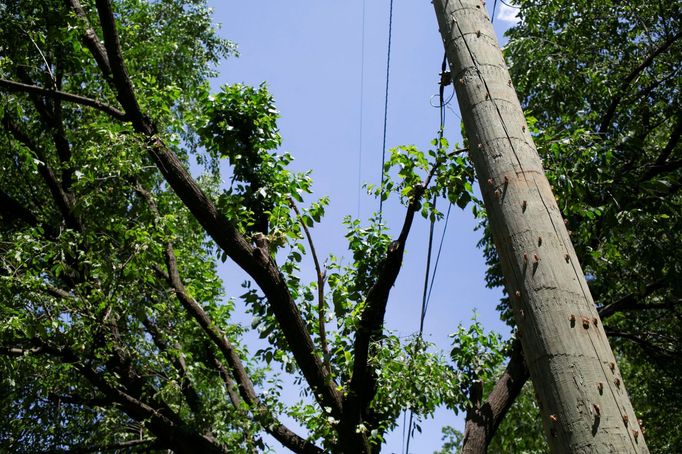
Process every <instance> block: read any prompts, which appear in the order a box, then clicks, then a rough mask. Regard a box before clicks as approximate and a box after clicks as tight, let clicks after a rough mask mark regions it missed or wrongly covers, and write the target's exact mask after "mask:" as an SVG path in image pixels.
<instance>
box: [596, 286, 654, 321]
mask: <svg viewBox="0 0 682 454" xmlns="http://www.w3.org/2000/svg"><path fill="white" fill-rule="evenodd" d="M665 285H666V283H665V281H664V280H663V279H659V280H657V281H654V282H651V283H649V284H647V285H646V287H644V289H642V291H639V292H635V293H630V294H629V295H625V296H623V297H622V298H620V299H619V300H618V301H614V302H613V303H610V304H607V305H605V306H602V307H601V308H600V309H598V312H599V316H600V317H601V319H602V320H604V319H606V318H608V317H611V316H612V315H613V314H615V313H616V312H620V311H629V310H636V309H644V308H647V307H651V308H656V309H661V308H662V307H658V306H657V305H653V306H652V305H648V304H642V303H640V301H641V300H642V299H644V298H646V297H647V296H649V295H651V294H652V293H654V292H655V291H656V290H659V289H661V288H663V287H665Z"/></svg>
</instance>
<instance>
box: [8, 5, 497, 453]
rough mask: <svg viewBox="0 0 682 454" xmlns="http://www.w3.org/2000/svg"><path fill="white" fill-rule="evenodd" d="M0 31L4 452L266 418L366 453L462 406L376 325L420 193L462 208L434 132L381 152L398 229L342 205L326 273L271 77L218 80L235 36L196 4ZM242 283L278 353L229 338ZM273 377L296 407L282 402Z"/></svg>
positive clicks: (43, 11)
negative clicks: (236, 271) (403, 420)
mask: <svg viewBox="0 0 682 454" xmlns="http://www.w3.org/2000/svg"><path fill="white" fill-rule="evenodd" d="M1 23H2V27H0V28H1V30H2V31H1V32H0V33H1V34H2V35H1V36H0V42H1V43H2V46H3V48H2V52H3V53H2V60H1V61H0V65H1V66H0V90H1V92H2V98H0V100H1V101H0V107H1V109H0V113H1V115H0V116H1V117H2V127H3V134H2V135H0V146H1V147H2V150H3V151H2V156H1V157H0V159H2V167H3V172H2V176H1V177H0V178H1V179H0V190H1V191H2V192H1V193H0V195H1V197H2V198H1V201H2V204H1V205H0V213H1V214H2V226H1V227H2V230H1V231H2V233H1V234H2V254H1V262H0V279H1V282H2V286H0V289H1V290H0V291H1V292H2V301H3V302H2V305H1V307H0V311H2V314H1V316H2V320H3V322H2V325H1V330H0V344H1V346H0V348H1V350H0V353H1V355H0V368H1V370H2V373H1V374H0V375H1V376H2V389H3V392H2V395H1V396H0V399H2V411H1V412H0V415H1V416H0V418H2V427H3V430H2V431H1V432H0V443H1V445H0V446H2V447H3V449H8V450H11V451H18V452H35V451H41V450H45V451H50V450H74V449H75V450H101V449H116V448H120V449H123V448H126V447H130V448H135V449H149V448H150V447H152V448H158V449H161V448H170V449H173V450H176V451H178V452H196V451H195V450H196V449H200V450H201V451H202V452H226V451H229V452H238V451H239V452H241V451H245V452H247V451H248V452H251V451H253V450H254V449H257V450H261V449H264V444H265V441H264V440H263V434H264V433H267V434H270V435H271V436H272V437H274V438H275V439H276V440H278V441H279V442H280V443H282V444H283V445H285V446H286V447H287V448H289V449H291V450H293V451H295V452H320V450H321V449H325V450H337V451H344V452H361V451H368V450H369V449H370V448H369V446H380V444H381V442H382V437H383V434H384V433H385V432H386V431H387V430H389V429H391V428H393V427H394V426H395V424H396V422H395V421H396V419H397V417H398V415H399V414H400V413H401V412H402V411H404V410H405V409H407V408H410V409H412V410H414V411H415V412H416V413H417V414H418V415H419V414H429V413H431V412H432V411H433V410H434V409H435V408H436V406H438V405H448V406H450V407H451V408H453V409H457V408H460V407H461V406H463V405H465V402H466V398H465V396H464V394H463V393H462V388H461V387H460V377H461V375H462V371H460V370H458V369H456V368H455V367H453V366H452V365H448V361H446V359H445V358H444V357H443V356H442V355H441V354H438V353H433V352H432V351H431V348H430V346H429V345H428V344H427V343H426V342H424V341H422V340H421V339H419V338H410V339H400V338H399V337H397V336H394V335H392V334H391V333H389V332H385V331H383V330H382V325H383V316H384V312H385V307H386V304H387V302H388V297H389V292H390V289H391V287H392V285H393V283H394V282H395V279H396V277H397V275H398V272H399V270H400V264H401V259H402V254H403V250H404V245H405V240H406V239H407V235H408V234H409V231H410V227H411V225H412V221H413V219H414V216H415V214H418V213H422V214H423V215H424V216H438V215H439V214H438V213H435V212H434V211H433V209H432V207H431V205H430V204H429V203H428V202H424V203H423V204H422V203H421V199H424V200H426V201H428V200H431V199H432V198H433V197H435V196H436V195H441V196H443V195H445V196H448V197H450V198H451V200H452V201H453V202H457V203H459V204H460V205H462V206H465V205H466V204H467V203H468V202H469V201H470V200H471V195H470V192H471V183H470V182H471V172H470V169H469V167H468V166H467V165H466V161H465V160H464V159H463V158H462V157H461V156H457V157H454V156H453V155H449V151H448V150H447V144H446V142H445V141H444V140H438V141H434V148H433V150H432V151H430V152H429V153H428V154H426V153H422V152H420V151H419V150H416V149H414V148H411V147H406V148H404V149H399V150H396V151H395V152H394V153H393V155H392V157H391V158H390V159H389V160H388V162H387V165H386V171H387V175H389V176H394V177H397V179H396V180H395V181H394V180H393V179H391V178H387V180H386V184H385V186H384V187H383V188H378V190H377V194H378V195H380V196H383V197H387V196H389V194H394V193H395V194H397V197H400V198H401V200H402V201H403V202H404V205H405V207H406V209H405V212H406V215H405V222H404V225H403V226H402V228H401V229H400V230H399V235H398V236H397V238H396V239H395V240H393V241H392V240H391V237H390V236H389V234H388V231H387V230H386V229H385V228H383V227H380V226H379V225H378V224H377V223H376V222H375V221H372V223H371V224H370V225H364V224H363V223H361V222H360V221H359V220H353V219H348V221H347V224H348V235H347V238H348V240H349V248H350V250H351V251H352V253H353V260H352V261H351V262H350V263H347V262H340V261H338V260H336V259H335V258H334V257H330V258H329V259H328V260H327V262H326V265H325V268H324V269H323V268H322V265H321V259H322V258H318V257H317V255H316V253H315V249H314V243H313V239H312V237H311V232H310V227H312V226H313V225H314V224H315V223H317V222H319V221H320V219H321V217H322V216H323V214H324V208H325V206H326V204H327V203H328V201H327V200H326V199H321V200H318V201H312V202H311V201H310V200H309V199H310V196H309V195H310V193H311V190H312V186H311V185H312V182H311V179H310V177H309V175H308V174H295V173H292V172H291V171H289V170H288V168H287V165H288V164H289V163H290V161H291V157H290V156H288V155H286V154H281V153H279V152H278V151H277V148H278V146H279V145H280V136H279V133H278V131H277V125H276V121H277V117H278V113H277V111H276V109H275V106H274V102H273V99H272V97H271V96H270V94H269V93H268V91H267V88H266V87H265V86H260V87H248V86H243V85H230V86H225V87H223V88H222V89H221V90H220V91H219V92H218V93H214V94H210V93H209V86H208V78H209V77H210V76H211V75H212V74H213V73H212V72H211V69H210V68H211V67H213V66H214V65H215V63H216V62H217V61H218V60H219V59H221V58H223V57H225V56H229V55H230V54H231V53H232V46H231V44H230V43H228V42H225V41H222V40H220V39H218V38H217V37H216V34H215V30H214V29H213V28H212V25H211V21H210V15H209V12H208V10H207V8H206V7H205V5H204V2H202V1H189V2H188V1H179V0H178V1H176V0H164V1H154V2H145V1H138V0H124V1H117V2H114V3H112V2H110V1H107V0H101V1H100V0H98V1H96V2H94V1H93V2H83V3H82V4H81V3H80V2H78V1H77V0H70V1H66V2H64V1H56V0H54V1H49V0H46V1H40V2H29V3H27V2H20V1H15V2H5V3H4V4H3V6H2V16H1ZM451 158H453V159H451ZM446 160H447V163H446V162H445V161H446ZM193 162H196V163H198V165H199V166H202V167H203V169H204V174H203V176H201V177H200V178H198V179H194V178H193V177H192V176H191V175H190V173H189V171H188V170H187V168H188V167H189V165H190V164H192V163H193ZM226 168H227V169H228V170H227V171H226V173H225V174H222V173H221V172H224V171H225V169H226ZM394 168H399V169H400V171H399V172H397V174H396V172H393V171H392V170H391V169H394ZM223 179H225V180H228V183H227V184H222V183H221V181H222V180H223ZM306 254H310V255H311V256H312V257H313V260H314V263H315V268H316V274H317V279H315V280H314V281H313V282H306V281H304V280H303V278H302V277H301V275H300V273H299V267H300V263H301V261H302V259H303V256H304V255H306ZM228 258H229V259H230V260H232V261H234V262H235V263H236V264H237V265H238V266H239V267H241V268H242V269H243V270H244V271H246V273H247V274H248V275H249V279H248V280H247V281H246V282H245V283H244V290H243V293H242V294H241V295H240V296H234V295H224V291H223V288H222V285H221V282H220V280H219V278H218V276H217V274H216V260H217V259H221V260H223V261H225V260H227V259H228ZM226 296H227V298H226ZM236 297H238V298H241V299H243V300H244V301H245V302H246V303H247V305H248V308H249V311H251V312H252V314H253V324H252V327H253V328H255V329H257V330H258V331H259V333H260V335H261V337H263V338H266V339H267V340H268V344H269V347H267V348H265V349H262V350H259V351H258V352H248V350H247V347H246V346H244V345H241V343H240V338H241V334H242V332H243V331H244V329H245V328H244V327H242V326H240V325H239V324H236V323H235V322H233V321H232V319H231V311H232V308H233V299H232V298H236ZM379 341H380V342H379ZM474 347H475V346H474V345H471V346H470V347H469V348H470V349H471V348H474ZM461 351H462V354H463V355H469V356H471V352H469V351H466V349H462V350H461ZM498 356H499V355H498ZM280 371H281V372H284V373H290V374H293V377H294V379H295V381H297V382H298V383H300V384H301V387H302V389H303V391H304V392H305V396H304V398H303V399H302V400H301V402H300V403H298V404H295V405H293V406H285V405H284V404H283V403H282V402H281V401H280V400H279V399H278V397H279V394H280V391H281V390H280V386H281V385H280V383H279V379H278V378H277V376H276V373H277V372H280ZM282 414H286V415H288V416H290V417H292V418H294V419H295V420H296V421H297V422H298V424H300V425H301V426H302V427H304V428H306V429H307V433H305V434H301V435H298V434H295V433H294V432H293V431H292V430H291V429H290V428H288V427H286V426H285V425H283V424H282V423H281V422H280V420H279V418H280V416H281V415H282ZM268 440H270V441H268V443H272V441H271V439H268ZM375 450H376V449H375Z"/></svg>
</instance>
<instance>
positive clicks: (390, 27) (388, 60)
mask: <svg viewBox="0 0 682 454" xmlns="http://www.w3.org/2000/svg"><path fill="white" fill-rule="evenodd" d="M392 34H393V0H391V3H390V7H389V11H388V50H387V53H386V54H387V55H386V92H385V94H384V139H383V144H382V146H381V186H380V188H381V192H380V195H379V224H381V217H382V215H383V211H384V210H383V209H384V164H385V163H386V124H387V122H388V82H389V77H390V75H391V35H392Z"/></svg>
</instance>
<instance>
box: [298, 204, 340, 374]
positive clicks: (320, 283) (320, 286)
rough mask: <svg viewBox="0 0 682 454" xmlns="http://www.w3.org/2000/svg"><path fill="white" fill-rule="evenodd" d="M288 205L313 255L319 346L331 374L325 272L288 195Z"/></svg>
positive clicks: (305, 227)
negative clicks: (326, 325)
mask: <svg viewBox="0 0 682 454" xmlns="http://www.w3.org/2000/svg"><path fill="white" fill-rule="evenodd" d="M289 205H291V208H293V210H294V212H295V213H296V216H298V219H299V223H300V224H301V227H303V232H305V236H306V239H307V241H308V246H309V247H310V254H311V255H312V256H313V263H314V264H315V271H316V274H317V301H318V303H317V314H318V324H319V328H318V329H319V331H320V348H321V349H322V355H323V356H324V365H325V367H326V368H327V372H328V373H329V374H330V375H331V373H332V367H331V364H329V357H330V354H329V347H328V346H327V334H326V329H325V309H326V304H325V301H324V281H325V273H324V271H322V267H321V266H320V261H319V259H318V258H317V252H316V250H315V244H314V243H313V237H312V235H311V234H310V230H309V229H308V226H307V225H306V223H305V222H304V221H303V218H302V217H301V213H300V212H299V211H298V207H297V206H296V203H294V200H293V199H292V198H291V197H289Z"/></svg>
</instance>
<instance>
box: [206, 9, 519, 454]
mask: <svg viewBox="0 0 682 454" xmlns="http://www.w3.org/2000/svg"><path fill="white" fill-rule="evenodd" d="M209 5H211V6H212V7H213V9H214V14H215V16H214V17H215V21H216V22H218V23H221V24H222V28H221V29H220V34H221V36H223V37H225V38H227V39H229V40H231V41H233V42H235V43H236V44H237V45H238V48H239V52H240V57H239V58H231V59H229V60H227V61H225V62H224V63H223V64H221V66H220V68H219V71H220V76H219V77H218V78H217V80H216V81H215V86H216V87H217V86H219V85H221V84H223V83H235V82H242V83H246V84H252V85H257V84H259V83H261V82H267V84H268V86H269V88H270V91H271V92H272V93H273V95H274V97H275V100H276V102H277V106H278V109H279V111H280V112H281V115H282V118H281V120H280V122H279V126H280V129H281V133H282V136H283V140H284V143H283V146H282V149H283V150H284V151H287V152H290V153H291V154H292V155H293V156H294V157H295V159H296V160H295V162H294V167H295V168H296V169H297V170H308V169H312V170H313V175H312V176H313V179H314V182H315V184H314V191H315V196H318V197H319V196H324V195H327V196H329V197H330V198H331V203H330V207H329V209H328V211H327V216H326V218H325V219H324V220H323V222H322V224H321V225H319V226H316V227H315V228H314V229H313V231H312V234H313V236H314V239H315V242H316V247H317V249H318V254H319V255H320V256H321V257H325V256H327V255H328V254H330V253H333V254H335V255H337V256H341V257H343V256H344V255H345V256H348V254H347V252H346V242H345V240H344V228H343V225H342V223H341V220H342V219H343V217H344V216H345V215H348V214H350V215H352V216H358V215H359V217H360V218H361V219H363V220H366V219H367V218H368V217H369V216H370V215H371V214H372V213H373V212H374V211H376V210H377V209H378V202H377V201H376V200H374V199H372V198H370V197H369V196H367V195H366V194H365V192H364V190H362V189H361V182H362V183H378V180H379V176H380V163H381V152H382V131H383V109H384V90H385V77H386V50H387V49H386V47H387V39H388V15H389V0H365V1H363V0H347V1H344V2H338V1H335V2H332V1H329V0H318V1H303V0H289V1H287V2H283V1H276V0H266V1H259V2H251V1H248V2H245V1H222V2H220V1H215V0H213V1H209ZM492 6H493V1H492V0H489V1H488V5H487V7H488V8H489V9H491V8H492ZM497 8H498V9H497V11H496V17H495V27H496V30H497V31H498V37H500V38H501V33H502V32H503V31H504V30H505V29H506V28H507V27H509V26H510V25H512V24H513V22H514V21H515V10H514V9H512V8H509V7H506V6H505V5H503V4H502V3H501V2H498V5H497ZM363 10H364V46H363ZM363 47H364V59H363ZM442 58H443V46H442V42H441V39H440V36H439V34H438V27H437V24H436V19H435V14H434V12H433V6H432V5H431V3H430V2H427V1H422V2H416V1H407V2H405V1H402V2H401V1H394V11H393V40H392V49H391V74H390V84H389V100H388V122H387V147H388V148H391V147H395V146H398V145H407V144H412V145H416V146H417V147H418V148H420V149H422V150H426V149H428V147H429V142H430V140H431V139H433V138H434V137H435V135H436V132H437V129H438V126H439V112H438V109H436V108H434V107H432V105H431V104H432V103H433V104H437V102H438V101H437V93H438V73H439V72H440V64H441V61H442ZM361 80H362V84H361ZM450 92H451V90H450V89H448V91H447V93H450ZM434 96H436V98H433V97H434ZM450 108H451V109H449V110H448V111H447V113H446V136H447V137H448V138H449V139H450V143H451V145H454V144H455V143H456V142H459V143H461V135H460V119H459V117H458V115H459V113H458V108H457V105H456V101H455V100H453V101H452V103H451V104H450ZM441 208H442V209H443V210H445V209H446V207H445V205H444V204H442V205H441ZM403 216H404V209H403V208H402V207H400V206H399V205H397V204H396V203H392V202H391V201H389V202H388V203H387V204H386V205H385V208H384V219H385V221H386V223H387V224H388V226H389V227H390V228H392V229H393V231H396V230H397V229H399V228H400V225H401V223H402V218H403ZM475 224H476V221H475V220H474V218H473V215H472V214H471V211H470V210H469V209H466V210H464V211H463V210H460V209H459V208H456V207H455V208H453V210H452V213H451V216H450V221H449V224H448V228H447V232H446V236H445V241H444V244H443V252H442V256H441V260H440V265H439V268H438V272H437V276H436V279H435V284H434V287H433V293H432V296H431V300H430V305H429V312H428V314H427V317H426V320H425V329H424V336H425V338H426V339H427V340H429V341H431V342H433V343H435V344H436V345H438V346H440V347H441V348H442V349H443V350H444V351H449V345H450V339H449V338H448V334H449V333H451V332H453V331H455V330H456V328H457V325H458V323H463V324H465V325H466V324H468V323H469V322H470V320H471V317H472V315H473V312H474V310H475V311H476V312H477V313H478V319H479V320H480V321H481V322H482V323H483V324H484V326H485V328H486V329H488V330H494V331H498V332H500V333H502V334H503V335H505V336H508V333H509V330H508V328H507V327H505V326H504V325H503V324H502V323H501V322H500V321H499V318H498V315H497V313H496V311H495V306H496V304H497V302H498V300H499V297H500V292H499V290H490V289H486V288H485V283H484V280H483V276H484V272H485V269H484V264H483V258H482V254H481V251H480V250H479V249H477V248H476V243H477V242H478V240H479V239H480V233H479V232H475V231H474V226H475ZM442 229H443V223H440V224H438V225H436V241H438V240H439V239H440V234H441V232H442ZM427 241H428V222H427V221H425V220H423V219H421V218H419V220H418V222H416V224H415V226H414V228H413V231H412V233H411V236H410V240H409V242H408V245H407V249H406V256H405V262H404V266H403V270H402V271H401V275H400V277H399V278H398V282H397V283H396V286H395V287H394V289H393V292H392V296H391V300H390V302H389V306H388V310H387V317H386V327H387V328H388V329H390V330H394V331H397V332H398V333H399V334H400V335H401V336H407V335H410V334H413V333H415V332H417V331H418V329H419V313H420V306H421V294H422V286H423V280H424V269H425V263H426V248H427ZM305 271H306V270H305V269H304V272H305ZM221 272H222V273H223V277H224V279H225V280H226V281H227V286H228V288H230V282H232V283H233V284H234V283H238V282H240V281H241V278H240V277H239V276H240V275H239V274H238V272H237V271H236V270H235V269H234V266H230V265H229V264H228V265H226V266H224V267H222V268H221ZM308 277H309V279H310V280H313V279H314V275H313V272H312V270H310V272H309V276H308ZM245 321H247V320H246V319H245ZM254 350H255V348H253V349H252V351H254ZM297 396H298V394H297V393H295V392H293V393H292V394H291V396H288V397H289V398H291V399H296V398H297ZM286 397H287V396H285V398H286ZM443 425H452V426H455V427H457V428H459V429H460V430H461V429H462V426H463V419H462V416H461V415H460V416H455V415H454V414H453V413H452V412H450V411H446V410H442V411H438V412H437V413H436V415H435V418H434V419H431V420H427V421H424V422H423V423H422V424H421V426H422V433H421V434H420V433H418V432H416V433H415V437H414V438H413V440H412V442H411V447H410V452H413V453H431V452H433V451H434V450H436V449H438V448H439V447H440V446H441V427H442V426H443ZM272 447H273V448H274V449H275V451H276V452H285V451H284V450H283V449H282V448H281V447H280V446H279V445H278V444H277V443H276V442H273V443H272ZM383 452H386V453H393V452H395V453H401V452H403V449H402V427H398V429H397V430H395V431H394V432H393V433H392V434H390V435H389V437H388V439H387V443H386V445H385V446H384V449H383Z"/></svg>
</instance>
